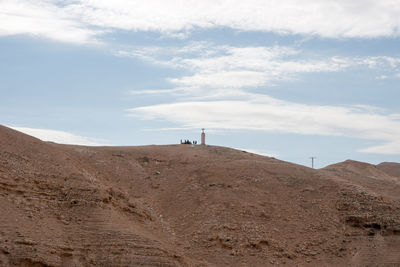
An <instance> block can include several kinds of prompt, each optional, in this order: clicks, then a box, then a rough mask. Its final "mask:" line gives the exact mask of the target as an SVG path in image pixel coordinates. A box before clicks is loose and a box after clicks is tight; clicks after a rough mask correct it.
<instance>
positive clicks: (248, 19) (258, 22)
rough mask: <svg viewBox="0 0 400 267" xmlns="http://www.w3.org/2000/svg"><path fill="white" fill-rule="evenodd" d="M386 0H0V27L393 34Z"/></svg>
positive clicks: (35, 31)
mask: <svg viewBox="0 0 400 267" xmlns="http://www.w3.org/2000/svg"><path fill="white" fill-rule="evenodd" d="M399 17H400V5H399V4H398V1H393V0H381V1H373V0H352V1H346V0H325V1H320V0H300V1H299V0H284V1H282V0H271V1H260V0H248V1H239V0H224V1H213V0H203V1H194V0H187V1H180V0H170V1H160V0H137V1H129V0H113V1H108V0H74V1H72V0H68V1H58V0H53V1H52V0H35V1H33V0H2V1H1V2H0V35H14V34H29V35H35V36H40V37H45V38H50V39H53V40H58V41H62V42H72V43H88V42H94V41H97V39H98V37H99V35H101V34H102V32H103V31H113V30H126V31H143V32H146V31H151V32H159V33H161V34H163V35H166V36H175V37H182V36H185V35H187V34H188V33H190V31H191V30H193V29H195V28H203V29H210V28H216V27H218V28H221V27H227V28H232V29H236V30H240V31H262V32H274V33H278V34H301V35H306V36H313V35H318V36H322V37H329V38H354V37H356V38H359V37H360V38H374V37H393V36H398V35H399V33H400V30H399V29H400V20H399Z"/></svg>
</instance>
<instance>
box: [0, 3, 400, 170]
mask: <svg viewBox="0 0 400 267" xmlns="http://www.w3.org/2000/svg"><path fill="white" fill-rule="evenodd" d="M399 84H400V1H399V0H382V1H369V0H352V1H344V0H327V1H317V0H307V1H305V0H304V1H294V0H286V1H283V0H281V1H277V0H273V1H256V0H249V1H237V0H225V1H208V0H205V1H190V0H188V1H178V0H170V1H155V0H147V1H124V0H115V1H106V0H74V1H72V0H67V1H59V0H53V1H52V0H36V1H29V0H2V1H0V96H1V98H0V123H1V124H3V125H6V126H10V127H14V128H15V129H18V130H21V131H23V132H26V133H28V134H31V135H34V136H37V137H39V138H41V139H42V140H51V141H56V142H60V143H72V144H86V145H104V144H105V145H146V144H174V143H178V142H179V140H180V139H197V140H199V139H200V132H201V130H200V129H201V128H203V127H204V128H206V132H207V143H209V144H212V145H221V146H228V147H233V148H239V149H242V150H248V151H251V152H256V153H260V154H265V155H271V156H274V157H276V158H279V159H282V160H286V161H291V162H295V163H299V164H303V165H307V166H310V163H311V160H310V159H309V157H311V156H315V157H317V159H316V167H323V166H326V165H327V164H331V163H335V162H339V161H343V160H346V159H354V160H360V161H366V162H370V163H375V164H376V163H379V162H383V161H397V162H399V161H400V105H399V104H398V103H399V96H400V90H399V89H400V86H399Z"/></svg>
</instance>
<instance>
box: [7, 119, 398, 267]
mask: <svg viewBox="0 0 400 267" xmlns="http://www.w3.org/2000/svg"><path fill="white" fill-rule="evenodd" d="M392 169H394V168H390V170H388V169H385V168H382V166H380V165H378V166H374V165H370V164H366V163H358V162H353V161H346V162H344V163H339V164H336V165H331V166H328V167H326V168H324V169H321V170H313V169H310V168H307V167H303V166H300V165H295V164H292V163H288V162H283V161H280V160H277V159H274V158H269V157H263V156H259V155H255V154H251V153H246V152H243V151H238V150H234V149H229V148H223V147H216V146H190V145H170V146H142V147H84V146H69V145H59V144H54V143H48V142H42V141H40V140H38V139H35V138H33V137H30V136H27V135H24V134H22V133H19V132H16V131H14V130H11V129H9V128H6V127H3V126H0V266H274V265H278V264H279V265H287V266H345V265H346V266H398V265H399V264H400V253H399V251H400V185H399V177H398V176H396V175H394V173H393V172H392V171H391V170H392Z"/></svg>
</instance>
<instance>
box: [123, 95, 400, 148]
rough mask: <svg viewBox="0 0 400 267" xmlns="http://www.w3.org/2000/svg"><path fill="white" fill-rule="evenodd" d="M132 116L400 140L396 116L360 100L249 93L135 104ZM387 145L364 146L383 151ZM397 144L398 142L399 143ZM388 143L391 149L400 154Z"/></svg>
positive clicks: (198, 124) (189, 123) (211, 125)
mask: <svg viewBox="0 0 400 267" xmlns="http://www.w3.org/2000/svg"><path fill="white" fill-rule="evenodd" d="M129 112H130V115H131V116H135V117H137V118H141V119H148V120H166V121H169V122H172V123H175V124H177V125H181V126H182V127H185V128H193V129H198V128H202V127H205V128H208V129H225V130H228V129H238V130H240V129H244V130H257V131H265V132H282V133H296V134H313V135H326V136H346V137H355V138H362V139H369V140H381V141H384V142H385V143H393V142H396V143H397V142H399V138H400V120H398V118H397V116H395V115H396V114H394V115H393V116H391V115H390V114H389V115H387V114H383V113H381V112H379V111H378V110H374V109H370V108H364V107H361V106H358V107H357V106H352V107H341V106H318V105H305V104H297V103H293V102H287V101H281V100H278V99H274V98H271V97H268V96H264V95H254V94H253V95H251V94H248V98H247V99H243V100H238V101H203V102H199V101H197V102H178V103H172V104H161V105H153V106H144V107H137V108H133V109H130V110H129ZM386 148H388V146H384V147H379V148H375V149H374V148H370V149H365V150H363V151H364V152H375V153H378V152H379V153H384V152H385V149H386ZM397 148H398V147H397ZM397 148H391V150H388V152H390V153H397V154H400V149H397Z"/></svg>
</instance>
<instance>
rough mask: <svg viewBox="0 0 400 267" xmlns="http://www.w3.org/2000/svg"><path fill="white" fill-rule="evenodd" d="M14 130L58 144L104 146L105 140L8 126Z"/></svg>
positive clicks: (61, 132)
mask: <svg viewBox="0 0 400 267" xmlns="http://www.w3.org/2000/svg"><path fill="white" fill-rule="evenodd" d="M8 127H10V128H12V129H14V130H17V131H20V132H23V133H25V134H28V135H31V136H34V137H36V138H39V139H40V140H42V141H51V142H55V143H60V144H70V145H86V146H104V145H107V143H106V141H105V140H102V139H97V138H90V137H84V136H79V135H75V134H72V133H69V132H64V131H56V130H49V129H38V128H27V127H14V126H8Z"/></svg>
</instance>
